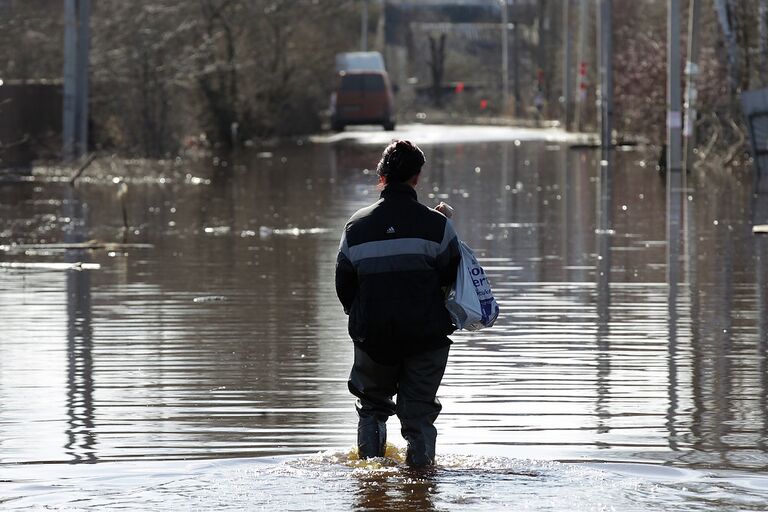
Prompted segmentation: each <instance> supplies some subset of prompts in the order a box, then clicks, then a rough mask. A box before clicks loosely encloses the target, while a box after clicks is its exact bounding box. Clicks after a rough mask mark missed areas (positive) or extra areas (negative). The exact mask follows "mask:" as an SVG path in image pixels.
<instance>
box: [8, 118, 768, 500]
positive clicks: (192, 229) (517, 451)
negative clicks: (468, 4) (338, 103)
mask: <svg viewBox="0 0 768 512" xmlns="http://www.w3.org/2000/svg"><path fill="white" fill-rule="evenodd" d="M432 130H438V131H439V128H432ZM469 131H470V132H471V130H469ZM419 133H420V131H419V130H418V129H417V130H414V131H413V132H412V133H409V135H411V136H412V137H413V138H414V139H415V140H416V142H420V140H419V138H418V137H419ZM438 135H439V133H438ZM388 136H389V134H386V135H384V134H383V132H371V134H370V135H366V134H365V132H363V133H362V135H360V134H358V136H356V137H354V138H344V137H341V138H333V137H330V138H325V139H323V138H318V139H315V140H313V141H309V140H307V141H299V142H291V143H286V144H283V145H278V146H274V147H270V148H258V149H253V150H249V151H244V152H242V153H241V154H238V155H234V156H232V157H227V158H210V157H209V158H204V159H201V160H194V159H176V160H171V161H167V162H144V161H122V160H114V161H111V162H110V161H107V160H100V161H98V162H97V163H96V164H94V165H93V166H92V167H91V168H89V169H88V170H87V171H86V172H85V174H84V175H83V177H82V178H81V179H80V180H79V183H78V185H77V186H76V187H70V185H69V184H68V183H67V180H68V174H67V173H68V172H71V171H67V173H65V172H64V171H63V170H61V169H45V168H40V169H36V170H35V172H34V175H33V177H32V178H29V179H25V180H22V181H19V182H12V183H2V184H0V246H2V247H0V322H1V324H0V325H2V332H0V508H3V509H6V508H7V509H43V508H54V509H55V508H66V509H67V510H109V509H118V508H121V509H128V510H175V509H194V510H203V509H233V510H242V509H264V510H318V509H319V510H502V509H508V510H554V511H557V510H622V511H623V510H679V511H689V510H728V511H730V510H733V511H736V510H766V509H768V477H766V476H765V472H766V470H768V237H762V238H760V237H759V236H755V235H753V234H752V225H753V224H755V223H765V222H768V219H766V218H762V217H761V215H764V214H765V212H766V211H768V207H767V205H768V197H766V196H765V195H763V196H760V195H758V196H755V195H753V193H752V191H753V188H752V181H751V177H750V175H749V174H746V173H743V172H725V171H719V172H706V171H703V170H699V171H696V172H694V173H692V174H691V175H690V176H689V177H688V179H687V183H686V184H685V185H682V184H676V183H673V184H672V186H671V187H668V185H667V182H666V181H665V179H664V178H663V177H660V176H659V174H658V172H657V171H656V170H655V169H654V166H653V165H652V164H651V163H647V164H646V163H645V162H644V160H643V158H644V156H646V155H644V154H643V153H640V152H634V151H617V152H616V153H615V154H614V155H613V157H612V158H611V159H610V160H609V161H606V162H602V163H601V161H600V156H599V154H597V153H596V152H594V151H592V150H584V149H581V150H578V149H572V148H569V146H568V144H565V143H563V142H562V141H560V142H558V141H556V140H527V139H528V138H529V136H530V134H527V135H526V137H524V138H523V139H520V138H518V137H516V136H515V134H514V133H512V134H509V135H506V136H504V137H490V138H487V139H482V138H481V139H480V140H474V141H473V140H471V139H468V140H465V141H462V140H456V139H455V138H454V139H451V140H450V142H449V143H441V142H439V140H441V137H439V136H436V137H433V138H431V139H427V140H425V142H426V143H425V144H424V145H423V149H424V150H425V153H426V156H427V162H428V163H427V166H426V168H425V170H424V173H423V175H422V179H421V181H420V184H419V187H418V193H419V198H420V200H421V201H422V202H424V203H426V204H437V203H438V202H439V201H441V200H443V201H447V202H449V203H450V204H451V205H452V206H453V207H454V208H455V210H456V214H455V218H454V224H455V226H456V229H457V231H458V233H459V234H460V235H461V236H462V238H463V239H464V240H465V241H466V242H467V243H468V244H469V245H470V246H471V247H473V248H474V249H475V251H476V253H478V255H479V256H480V257H481V258H480V259H481V263H482V264H483V265H484V267H485V270H486V272H487V274H488V275H489V277H490V281H491V284H492V286H493V290H494V293H495V296H496V298H497V300H498V302H499V303H500V305H501V307H502V314H501V317H500V318H499V320H498V322H497V323H496V326H495V327H494V328H492V329H489V330H484V331H480V332H476V333H464V332H461V333H456V334H455V335H454V336H452V339H453V340H454V344H453V346H452V348H451V356H450V359H449V364H448V369H447V372H446V376H445V379H444V381H443V385H442V387H441V389H440V399H441V401H442V403H443V413H442V414H441V415H440V417H439V419H438V422H437V427H438V431H439V434H440V435H439V438H438V461H437V462H438V465H437V467H436V468H435V469H434V471H432V472H427V473H422V472H411V471H409V470H408V469H407V468H406V467H405V466H404V465H403V463H402V446H403V445H404V443H403V441H402V439H400V437H399V435H398V428H397V420H396V418H394V419H393V420H391V421H390V442H392V443H393V444H394V445H395V446H393V447H391V451H392V456H391V457H390V458H389V459H387V460H383V461H376V462H372V463H362V462H360V461H357V460H356V459H355V456H354V454H353V453H352V451H353V450H352V448H353V445H354V442H355V435H356V416H355V411H354V401H353V399H352V397H351V395H349V393H348V391H347V388H346V378H347V375H348V372H349V367H350V364H351V359H352V347H351V342H350V341H349V339H348V336H347V333H346V317H345V315H344V314H343V312H342V309H341V306H340V305H339V303H338V301H337V299H336V296H335V291H334V284H333V271H334V263H335V257H336V251H337V248H338V241H339V236H340V230H341V228H342V227H343V225H344V223H345V221H346V220H347V218H348V217H349V216H350V215H351V214H352V213H353V212H354V211H355V210H357V209H358V208H360V207H362V206H365V205H367V204H370V203H371V202H373V201H375V200H376V199H377V198H378V192H377V190H376V188H375V185H376V179H375V174H374V171H373V170H372V169H374V168H375V164H376V162H377V160H378V156H379V155H380V152H381V150H382V148H383V145H384V144H383V143H382V137H385V138H386V137H388ZM505 138H506V140H500V139H505ZM449 139H450V138H449ZM384 142H386V141H384ZM118 179H120V180H122V181H124V182H125V183H126V184H127V194H126V195H125V196H124V199H123V200H124V201H125V206H126V208H125V209H126V214H127V215H126V216H127V221H128V224H129V226H130V229H129V230H128V231H127V232H126V233H125V235H126V241H127V242H128V243H129V244H134V245H128V246H127V247H125V248H123V247H109V246H107V247H105V248H99V249H96V250H83V249H77V250H73V249H69V250H65V249H62V248H58V247H56V246H50V245H46V244H52V243H70V244H71V243H75V242H84V241H91V240H93V241H99V242H122V241H123V236H124V233H123V229H122V226H123V215H122V211H121V199H120V198H119V196H118V194H117V192H118V190H119V189H120V184H119V183H116V181H117V180H118ZM669 190H672V193H671V194H670V193H668V192H669ZM78 263H82V265H77V264H78ZM68 265H69V266H75V267H77V268H76V269H67V268H66V267H67V266H68ZM397 449H399V450H400V451H397Z"/></svg>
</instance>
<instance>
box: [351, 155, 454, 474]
mask: <svg viewBox="0 0 768 512" xmlns="http://www.w3.org/2000/svg"><path fill="white" fill-rule="evenodd" d="M425 161H426V160H425V158H424V153H422V151H421V150H420V149H419V148H418V147H417V146H415V145H414V144H412V143H411V142H409V141H406V140H399V141H395V142H393V143H392V144H390V145H389V146H387V148H386V149H385V150H384V153H383V154H382V156H381V160H380V161H379V164H378V167H377V174H378V176H379V184H380V186H382V187H383V189H382V191H381V198H380V199H379V200H378V201H376V202H375V203H374V204H372V205H370V206H368V207H366V208H363V209H361V210H359V211H358V212H357V213H355V214H354V215H353V216H352V217H351V218H350V219H349V221H348V222H347V224H346V226H345V227H344V232H343V234H342V237H341V245H340V247H339V254H338V257H337V262H336V293H337V295H338V296H339V300H340V301H341V304H342V306H343V307H344V312H345V313H347V314H348V315H349V335H350V336H351V338H352V341H353V342H354V350H355V359H354V364H353V366H352V371H351V373H350V376H349V382H348V386H349V391H350V392H351V393H352V394H353V395H354V396H356V397H357V398H358V400H357V404H356V407H357V414H358V426H357V447H358V453H359V456H360V458H369V457H381V456H383V455H384V449H385V447H386V440H387V430H386V422H387V419H388V418H389V417H390V416H392V415H393V414H397V417H398V418H399V419H400V424H401V427H402V428H401V433H402V435H403V437H404V438H405V440H406V442H407V443H408V448H407V451H406V462H407V463H408V464H409V465H411V466H416V467H419V466H428V465H431V464H433V463H434V460H435V442H436V439H437V430H436V429H435V427H434V422H435V419H437V416H438V414H440V410H441V409H442V406H441V405H440V402H439V401H438V400H437V397H436V396H437V389H438V387H439V386H440V381H441V380H442V378H443V374H444V372H445V366H446V363H447V361H448V349H449V346H450V344H451V340H450V339H449V338H448V335H449V334H451V333H452V332H453V331H454V330H455V327H454V326H453V324H452V323H451V319H450V316H449V314H448V311H447V310H446V309H445V291H446V289H447V288H449V287H450V286H451V285H453V283H454V281H455V279H456V271H457V269H458V265H459V262H460V259H461V258H460V252H459V243H458V239H457V237H456V233H455V231H454V230H453V226H452V225H451V223H450V222H448V219H447V217H446V215H447V216H450V215H451V212H452V209H451V208H450V206H448V205H446V204H444V203H440V204H439V205H438V206H437V207H436V208H435V209H430V208H428V207H426V206H424V205H422V204H421V203H419V202H418V200H417V196H416V190H415V188H414V187H415V186H416V184H417V183H418V181H419V175H420V172H421V168H422V167H423V166H424V163H425ZM395 395H397V402H395V401H393V397H394V396H395Z"/></svg>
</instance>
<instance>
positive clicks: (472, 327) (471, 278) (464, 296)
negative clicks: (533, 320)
mask: <svg viewBox="0 0 768 512" xmlns="http://www.w3.org/2000/svg"><path fill="white" fill-rule="evenodd" d="M459 247H460V249H461V263H460V264H459V270H458V272H457V273H456V283H455V284H454V285H453V287H452V288H451V290H450V291H449V292H448V296H447V297H446V299H445V307H446V309H448V313H449V314H450V315H451V320H452V321H453V324H454V325H455V326H456V327H457V328H458V329H464V330H467V331H477V330H479V329H482V328H484V327H491V326H492V325H493V324H494V322H496V319H497V318H498V317H499V305H498V304H497V303H496V299H494V298H493V293H492V292H491V284H490V283H489V282H488V278H487V277H485V271H483V267H481V266H480V264H479V263H478V262H477V258H475V255H474V253H473V252H472V249H470V248H469V247H468V246H467V244H465V243H464V242H462V241H459Z"/></svg>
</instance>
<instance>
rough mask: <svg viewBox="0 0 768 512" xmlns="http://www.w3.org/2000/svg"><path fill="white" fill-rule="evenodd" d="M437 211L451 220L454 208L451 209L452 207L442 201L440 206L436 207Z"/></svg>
mask: <svg viewBox="0 0 768 512" xmlns="http://www.w3.org/2000/svg"><path fill="white" fill-rule="evenodd" d="M435 210H437V211H438V212H440V213H442V214H443V215H445V216H446V217H447V218H449V219H450V218H451V217H453V208H451V205H449V204H448V203H444V202H442V201H440V204H438V205H437V206H435Z"/></svg>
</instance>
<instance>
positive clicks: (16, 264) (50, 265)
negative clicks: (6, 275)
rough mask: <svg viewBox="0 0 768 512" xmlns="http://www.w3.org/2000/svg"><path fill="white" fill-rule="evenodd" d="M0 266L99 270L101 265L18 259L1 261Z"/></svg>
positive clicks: (20, 268)
mask: <svg viewBox="0 0 768 512" xmlns="http://www.w3.org/2000/svg"><path fill="white" fill-rule="evenodd" d="M0 268H10V269H19V270H99V269H100V268H101V265H99V264H98V263H83V262H81V261H78V262H76V263H42V262H33V263H22V262H17V261H12V262H0Z"/></svg>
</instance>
